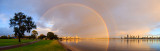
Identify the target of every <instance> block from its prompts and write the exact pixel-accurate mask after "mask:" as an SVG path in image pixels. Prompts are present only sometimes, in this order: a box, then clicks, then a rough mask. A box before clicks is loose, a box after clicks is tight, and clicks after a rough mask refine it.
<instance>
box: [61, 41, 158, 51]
mask: <svg viewBox="0 0 160 51" xmlns="http://www.w3.org/2000/svg"><path fill="white" fill-rule="evenodd" d="M61 42H62V43H64V44H66V45H67V46H70V47H73V48H75V49H78V50H80V51H160V39H148V40H147V39H128V40H127V39H70V40H62V41H61Z"/></svg>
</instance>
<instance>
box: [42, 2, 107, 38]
mask: <svg viewBox="0 0 160 51" xmlns="http://www.w3.org/2000/svg"><path fill="white" fill-rule="evenodd" d="M63 6H80V7H84V8H87V9H89V10H91V11H92V12H94V13H95V14H96V15H97V16H98V17H99V18H100V19H101V20H102V22H103V24H104V26H105V31H106V34H107V38H109V32H108V29H107V25H106V23H105V21H104V19H103V17H102V16H101V15H100V14H99V13H98V12H97V11H96V10H94V9H92V8H90V7H88V6H85V5H83V4H78V3H67V4H59V5H56V6H54V7H51V8H50V9H48V10H47V11H46V12H45V13H44V14H43V15H42V17H44V16H45V15H47V14H48V13H50V12H51V11H53V10H55V9H56V8H59V7H63Z"/></svg>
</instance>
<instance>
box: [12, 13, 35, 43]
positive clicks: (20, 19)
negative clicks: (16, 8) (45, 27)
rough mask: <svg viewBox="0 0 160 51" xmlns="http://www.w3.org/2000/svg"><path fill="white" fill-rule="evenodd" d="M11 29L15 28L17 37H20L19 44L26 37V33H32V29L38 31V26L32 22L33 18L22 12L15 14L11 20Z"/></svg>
mask: <svg viewBox="0 0 160 51" xmlns="http://www.w3.org/2000/svg"><path fill="white" fill-rule="evenodd" d="M10 27H13V28H14V32H15V36H18V38H19V42H21V40H20V39H21V38H22V37H23V36H24V33H25V32H27V33H30V31H31V30H32V29H36V24H35V23H34V22H33V21H32V17H31V16H27V15H25V14H24V13H22V12H19V13H15V16H14V17H13V18H11V19H10Z"/></svg>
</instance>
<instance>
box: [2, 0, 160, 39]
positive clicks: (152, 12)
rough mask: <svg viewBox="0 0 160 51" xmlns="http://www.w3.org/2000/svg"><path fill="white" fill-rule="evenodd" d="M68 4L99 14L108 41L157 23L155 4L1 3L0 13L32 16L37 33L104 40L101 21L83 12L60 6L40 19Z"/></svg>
mask: <svg viewBox="0 0 160 51" xmlns="http://www.w3.org/2000/svg"><path fill="white" fill-rule="evenodd" d="M8 3H10V4H8ZM68 3H78V4H83V5H85V6H88V7H90V8H92V9H94V10H95V11H96V12H97V13H99V14H100V16H102V17H103V19H104V21H105V22H106V24H107V27H108V31H109V33H110V37H115V36H122V35H126V34H127V33H129V34H134V35H137V34H138V35H142V34H146V35H147V34H148V33H149V32H150V31H152V30H153V29H155V28H156V27H158V25H159V22H160V21H159V18H160V14H159V13H160V12H159V11H160V7H159V6H160V1H159V0H154V1H153V0H94V1H93V0H61V1H59V0H36V1H35V0H34V1H33V0H22V1H19V0H14V1H8V0H7V1H6V0H2V1H1V2H0V6H1V7H2V8H0V13H3V12H6V11H7V12H11V13H15V12H17V11H24V12H25V13H27V14H29V15H31V16H35V15H36V16H35V17H34V19H37V20H36V23H37V25H38V27H39V28H38V29H39V33H44V32H45V33H46V32H48V31H57V30H58V32H59V33H57V34H58V35H60V36H75V35H79V36H81V37H105V36H106V31H105V28H104V24H103V23H102V20H100V18H99V17H98V16H97V15H96V14H95V13H94V12H92V11H91V10H89V9H87V8H83V7H80V6H72V5H71V6H63V7H59V8H56V9H54V10H51V11H50V12H49V13H47V14H46V15H45V16H44V14H45V13H46V11H47V10H49V9H50V8H52V7H56V6H57V5H60V4H68ZM5 9H6V11H4V10H5ZM7 19H8V18H7ZM3 20H5V19H3ZM45 33H44V34H45Z"/></svg>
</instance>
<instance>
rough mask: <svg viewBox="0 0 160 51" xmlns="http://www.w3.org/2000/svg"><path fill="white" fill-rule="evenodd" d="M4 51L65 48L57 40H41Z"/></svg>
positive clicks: (45, 50)
mask: <svg viewBox="0 0 160 51" xmlns="http://www.w3.org/2000/svg"><path fill="white" fill-rule="evenodd" d="M6 51H65V49H64V48H63V47H62V46H61V45H60V44H59V43H58V41H57V40H41V41H39V42H37V43H34V44H31V45H27V46H23V47H19V48H14V49H9V50H6Z"/></svg>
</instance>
